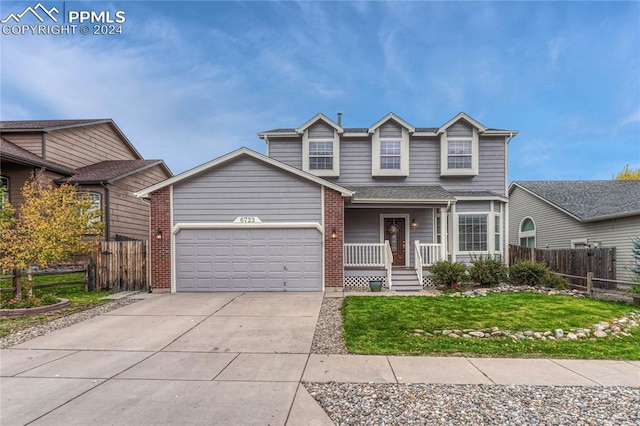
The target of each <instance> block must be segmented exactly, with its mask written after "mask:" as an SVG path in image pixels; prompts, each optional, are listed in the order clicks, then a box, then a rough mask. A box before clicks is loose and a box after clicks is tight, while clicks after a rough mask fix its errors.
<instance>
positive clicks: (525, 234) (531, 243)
mask: <svg viewBox="0 0 640 426" xmlns="http://www.w3.org/2000/svg"><path fill="white" fill-rule="evenodd" d="M518 234H519V235H518V237H519V238H520V245H521V246H523V247H528V248H535V247H536V225H535V223H534V222H533V219H531V218H530V217H526V218H524V219H523V220H522V222H521V223H520V231H519V233H518Z"/></svg>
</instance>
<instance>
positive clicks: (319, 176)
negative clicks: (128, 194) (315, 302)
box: [138, 113, 517, 291]
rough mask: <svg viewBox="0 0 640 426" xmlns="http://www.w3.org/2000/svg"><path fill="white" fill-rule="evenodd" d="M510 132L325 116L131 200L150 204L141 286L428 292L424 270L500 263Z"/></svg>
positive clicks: (464, 121)
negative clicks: (359, 124) (362, 123)
mask: <svg viewBox="0 0 640 426" xmlns="http://www.w3.org/2000/svg"><path fill="white" fill-rule="evenodd" d="M516 134H517V132H515V131H509V130H497V129H490V128H487V127H485V126H484V125H482V124H480V123H479V122H477V121H476V120H474V119H473V118H471V117H469V116H468V115H466V114H464V113H460V114H458V115H456V116H455V117H453V118H452V119H451V120H450V121H448V122H446V123H445V124H443V125H442V126H440V127H431V128H419V127H414V126H413V125H411V124H409V123H407V122H406V121H404V120H403V119H401V118H400V117H398V116H396V115H394V114H388V115H387V116H385V117H383V118H382V119H381V120H379V121H377V122H376V123H374V124H373V125H372V126H370V127H368V128H343V127H342V125H341V117H340V116H339V117H338V121H337V122H334V121H332V120H330V119H329V118H327V117H326V116H324V115H322V114H318V115H316V116H314V117H313V118H312V119H310V120H309V121H307V122H306V123H304V124H302V125H301V126H300V127H298V128H295V129H277V130H270V131H266V132H261V133H259V134H258V136H259V137H260V138H261V139H263V140H264V141H265V142H266V144H267V156H264V155H262V154H258V153H256V152H254V151H251V150H249V149H247V148H242V149H239V150H237V151H234V152H232V153H229V154H227V155H224V156H222V157H220V158H218V159H215V160H212V161H210V162H208V163H205V164H202V165H200V166H198V167H196V168H194V169H191V170H189V171H187V172H185V173H182V174H180V175H177V176H175V177H173V178H170V179H168V180H166V181H164V182H160V183H158V184H156V185H153V186H151V187H149V188H146V189H144V190H142V191H140V192H139V193H138V196H139V197H141V198H149V199H150V202H151V221H152V222H151V226H152V232H153V231H154V230H155V232H156V235H157V238H155V239H152V240H151V284H152V287H153V288H156V289H160V288H164V289H171V291H252V290H256V291H259V290H272V291H286V290H295V291H300V290H308V291H322V290H328V289H332V288H333V289H336V288H338V289H342V288H343V287H344V286H363V285H366V284H368V282H369V281H370V280H374V279H381V280H383V281H385V283H386V285H387V286H391V288H392V289H396V290H397V289H419V288H422V286H423V285H427V284H429V278H428V274H426V273H425V271H426V268H428V266H429V265H431V264H432V263H433V262H435V261H438V260H442V259H450V260H453V261H463V262H467V261H469V260H470V259H471V257H472V256H474V255H478V256H479V255H484V256H487V255H494V256H504V255H505V254H506V252H505V248H506V241H507V235H506V232H505V228H506V226H505V224H506V223H507V214H508V213H507V211H508V209H507V201H508V199H507V145H508V143H509V141H510V139H511V138H512V137H514V136H515V135H516Z"/></svg>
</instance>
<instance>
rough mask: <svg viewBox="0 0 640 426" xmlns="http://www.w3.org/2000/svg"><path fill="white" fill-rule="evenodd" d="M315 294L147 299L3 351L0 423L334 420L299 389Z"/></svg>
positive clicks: (317, 301)
mask: <svg viewBox="0 0 640 426" xmlns="http://www.w3.org/2000/svg"><path fill="white" fill-rule="evenodd" d="M321 303H322V294H321V293H224V294H222V293H216V294H211V293H207V294H166V295H152V296H151V297H149V298H148V299H146V300H143V301H141V302H138V303H135V304H132V305H129V306H126V307H124V308H121V309H118V310H115V311H112V312H110V313H108V314H106V315H102V316H99V317H95V318H93V319H90V320H88V321H84V322H82V323H79V324H76V325H73V326H71V327H68V328H65V329H62V330H58V331H56V332H54V333H51V334H48V335H45V336H42V337H39V338H36V339H33V340H31V341H28V342H26V343H24V344H21V345H18V346H14V347H13V348H10V349H5V350H3V351H2V355H1V363H0V374H1V376H2V380H1V384H0V390H1V392H0V394H1V400H2V403H1V404H2V405H1V407H0V416H1V417H0V423H1V424H3V425H4V424H7V425H9V424H11V425H13V424H26V423H30V422H33V424H37V425H40V424H42V425H60V424H65V425H76V424H77V425H88V424H93V425H103V424H118V425H123V424H135V425H162V424H209V425H210V424H224V425H230V424H237V425H240V424H242V425H251V424H256V425H267V424H268V425H285V424H290V425H301V424H331V422H330V421H329V419H328V417H327V416H326V414H325V413H324V411H323V410H322V409H321V408H320V407H319V406H318V405H317V404H316V403H315V401H314V400H313V399H312V398H311V396H310V395H309V394H308V393H307V392H306V390H305V389H304V388H303V387H302V386H301V385H300V379H301V377H302V374H303V371H304V369H305V366H306V364H307V361H308V359H309V352H310V348H311V342H312V339H313V334H314V330H315V325H316V321H317V319H318V314H319V311H320V305H321Z"/></svg>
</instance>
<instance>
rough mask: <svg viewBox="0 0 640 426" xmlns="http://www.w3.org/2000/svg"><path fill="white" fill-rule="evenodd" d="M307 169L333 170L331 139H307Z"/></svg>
mask: <svg viewBox="0 0 640 426" xmlns="http://www.w3.org/2000/svg"><path fill="white" fill-rule="evenodd" d="M309 170H333V141H332V140H327V141H309Z"/></svg>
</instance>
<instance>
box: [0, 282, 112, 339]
mask: <svg viewBox="0 0 640 426" xmlns="http://www.w3.org/2000/svg"><path fill="white" fill-rule="evenodd" d="M25 280H26V277H23V281H22V285H23V286H24V283H25ZM82 280H83V273H82V272H76V273H70V274H62V275H48V276H35V277H34V285H39V284H51V283H67V282H78V281H82ZM0 286H1V287H11V280H1V281H0ZM33 294H34V295H35V296H36V297H39V298H40V297H42V296H43V295H46V294H51V295H55V296H56V297H58V298H63V299H69V301H70V302H71V307H69V308H66V309H61V310H58V311H55V312H49V313H46V314H41V315H33V316H25V317H17V318H0V337H2V336H5V335H7V334H10V333H14V332H16V331H19V330H21V329H24V328H27V327H30V326H33V325H36V324H40V323H44V322H47V321H52V320H54V319H56V318H60V317H63V316H65V315H70V314H73V313H75V312H79V311H83V310H85V309H89V308H92V307H94V306H97V305H101V304H103V303H106V302H107V301H106V300H102V298H103V297H105V296H108V295H109V294H111V293H108V292H104V291H103V292H99V291H98V292H96V291H94V292H85V291H84V284H69V285H63V286H57V287H46V288H36V289H34V290H33ZM5 296H6V294H5Z"/></svg>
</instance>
